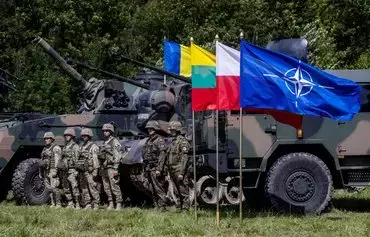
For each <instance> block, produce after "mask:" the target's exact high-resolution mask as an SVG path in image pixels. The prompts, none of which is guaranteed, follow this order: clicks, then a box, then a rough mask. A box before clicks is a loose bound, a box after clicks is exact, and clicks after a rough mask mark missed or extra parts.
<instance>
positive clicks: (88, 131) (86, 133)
mask: <svg viewBox="0 0 370 237" xmlns="http://www.w3.org/2000/svg"><path fill="white" fill-rule="evenodd" d="M81 136H89V137H93V133H92V131H91V129H90V128H84V129H82V131H81Z"/></svg>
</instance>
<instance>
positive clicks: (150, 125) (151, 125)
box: [145, 120, 160, 130]
mask: <svg viewBox="0 0 370 237" xmlns="http://www.w3.org/2000/svg"><path fill="white" fill-rule="evenodd" d="M145 128H153V129H155V130H160V127H159V123H158V121H156V120H150V121H148V122H147V124H146V126H145Z"/></svg>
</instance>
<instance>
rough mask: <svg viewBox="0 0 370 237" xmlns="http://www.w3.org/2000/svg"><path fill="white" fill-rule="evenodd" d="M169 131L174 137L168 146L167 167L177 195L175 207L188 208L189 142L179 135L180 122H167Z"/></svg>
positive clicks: (179, 208)
mask: <svg viewBox="0 0 370 237" xmlns="http://www.w3.org/2000/svg"><path fill="white" fill-rule="evenodd" d="M168 129H169V131H170V133H171V135H172V136H173V137H174V139H173V140H172V142H171V144H170V145H169V147H168V153H167V155H168V157H167V162H166V164H167V168H168V173H169V175H170V178H171V180H172V181H173V183H174V188H175V195H176V196H177V197H176V199H177V202H176V208H177V209H178V210H179V211H181V210H182V209H186V210H188V209H189V207H190V202H189V184H188V177H187V165H188V152H189V148H190V144H189V142H188V141H187V140H186V138H185V137H184V136H183V135H181V123H180V122H178V121H172V122H170V124H169V128H168Z"/></svg>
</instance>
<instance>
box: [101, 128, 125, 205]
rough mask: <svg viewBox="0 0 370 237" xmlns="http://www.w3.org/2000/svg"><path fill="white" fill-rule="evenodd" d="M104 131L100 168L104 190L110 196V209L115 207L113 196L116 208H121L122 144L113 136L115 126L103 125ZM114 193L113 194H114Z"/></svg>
mask: <svg viewBox="0 0 370 237" xmlns="http://www.w3.org/2000/svg"><path fill="white" fill-rule="evenodd" d="M102 130H103V133H104V137H105V141H104V144H103V146H102V147H101V148H100V155H99V159H100V162H101V164H100V170H101V176H102V179H103V186H104V191H105V193H106V194H107V197H108V202H109V206H108V210H111V209H113V208H114V203H113V196H114V199H115V201H116V204H117V207H116V210H117V211H118V210H120V209H121V205H122V193H121V188H120V174H119V171H118V167H119V164H120V162H121V144H120V142H119V141H118V139H117V138H115V137H114V136H113V133H114V127H113V125H112V124H109V123H108V124H104V125H103V129H102ZM112 194H113V196H112Z"/></svg>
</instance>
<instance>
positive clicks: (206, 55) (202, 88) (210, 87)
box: [190, 43, 217, 111]
mask: <svg viewBox="0 0 370 237" xmlns="http://www.w3.org/2000/svg"><path fill="white" fill-rule="evenodd" d="M190 51H191V72H192V75H191V87H192V89H191V97H192V99H191V105H192V110H193V111H204V110H215V109H217V88H216V56H215V55H213V54H211V53H210V52H208V51H207V50H205V49H203V48H201V47H199V46H197V45H195V44H194V43H191V45H190Z"/></svg>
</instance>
